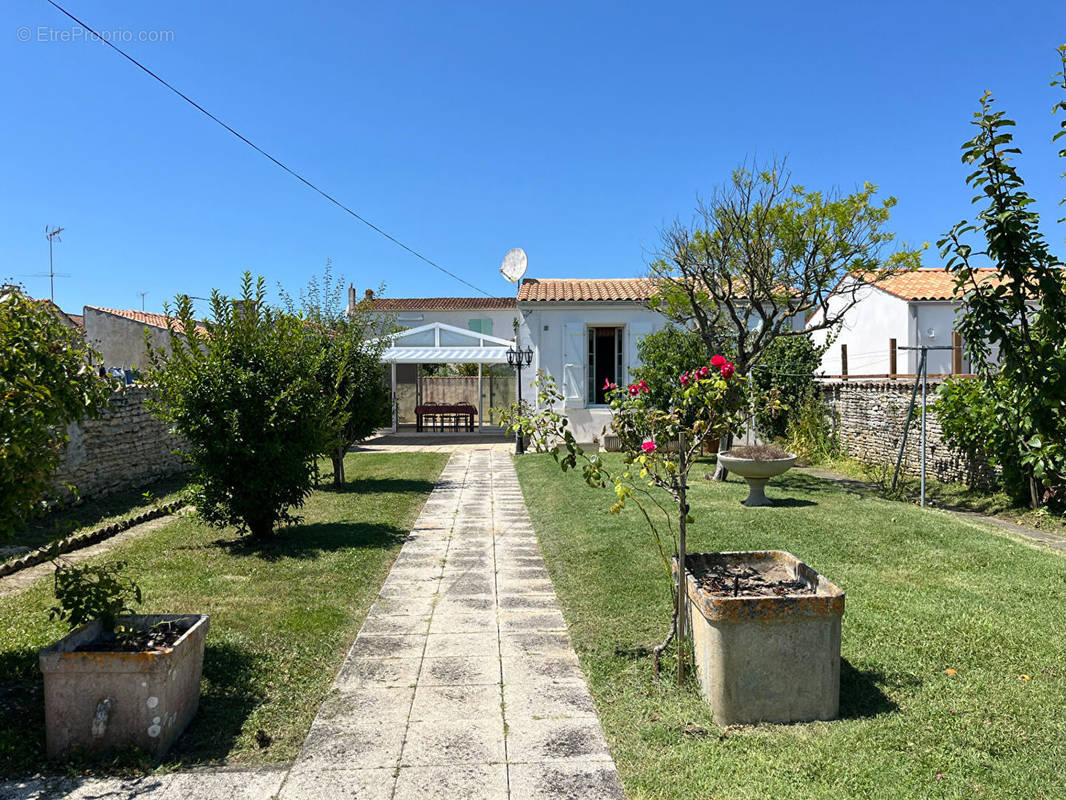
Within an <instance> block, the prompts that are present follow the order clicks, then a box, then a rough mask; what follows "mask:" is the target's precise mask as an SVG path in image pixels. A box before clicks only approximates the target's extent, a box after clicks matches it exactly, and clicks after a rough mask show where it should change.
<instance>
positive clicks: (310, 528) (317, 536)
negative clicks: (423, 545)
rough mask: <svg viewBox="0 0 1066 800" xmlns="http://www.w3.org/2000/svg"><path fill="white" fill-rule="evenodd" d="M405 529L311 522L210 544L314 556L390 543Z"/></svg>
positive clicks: (275, 555)
mask: <svg viewBox="0 0 1066 800" xmlns="http://www.w3.org/2000/svg"><path fill="white" fill-rule="evenodd" d="M407 534H408V531H406V530H401V529H400V528H397V527H396V526H395V525H384V524H380V523H370V522H312V523H310V524H299V525H293V526H291V527H288V528H282V529H281V530H280V531H279V532H278V533H277V534H276V535H274V536H272V537H270V538H269V539H255V538H253V537H251V536H242V537H240V538H238V539H216V540H215V541H214V542H213V543H212V544H213V545H214V546H215V547H219V548H222V549H224V550H226V551H228V552H229V554H230V555H234V556H255V557H257V558H262V559H263V560H265V561H278V560H279V559H282V558H317V557H318V556H319V555H321V554H322V553H327V552H330V551H333V550H340V549H341V548H348V547H359V548H369V547H392V546H393V545H395V544H398V543H399V542H402V541H403V540H404V539H405V538H407Z"/></svg>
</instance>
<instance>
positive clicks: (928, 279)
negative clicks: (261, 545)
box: [874, 267, 997, 300]
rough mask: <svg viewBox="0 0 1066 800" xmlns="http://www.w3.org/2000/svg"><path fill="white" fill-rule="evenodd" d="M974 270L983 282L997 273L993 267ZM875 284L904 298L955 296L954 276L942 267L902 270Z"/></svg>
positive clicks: (926, 298)
mask: <svg viewBox="0 0 1066 800" xmlns="http://www.w3.org/2000/svg"><path fill="white" fill-rule="evenodd" d="M974 272H975V273H977V275H976V277H977V280H978V281H980V282H981V283H984V282H986V281H989V280H994V279H995V278H996V274H997V273H996V270H995V269H994V268H991V267H989V268H986V269H977V270H974ZM874 285H875V286H877V288H879V289H883V290H884V291H886V292H888V293H889V294H894V295H895V296H896V297H901V298H903V299H904V300H951V299H953V298H954V296H955V278H954V276H952V274H951V273H950V272H948V271H947V270H946V269H940V268H936V269H918V270H913V271H911V272H901V273H900V274H898V275H891V276H889V277H887V278H885V279H884V280H881V281H878V282H877V283H876V284H874Z"/></svg>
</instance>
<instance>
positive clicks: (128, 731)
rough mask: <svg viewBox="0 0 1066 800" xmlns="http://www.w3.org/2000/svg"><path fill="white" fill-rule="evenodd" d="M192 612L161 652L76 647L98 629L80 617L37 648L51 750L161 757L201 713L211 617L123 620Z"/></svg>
mask: <svg viewBox="0 0 1066 800" xmlns="http://www.w3.org/2000/svg"><path fill="white" fill-rule="evenodd" d="M175 620H191V623H192V624H191V625H190V626H189V628H188V629H187V630H186V631H185V632H184V633H183V634H182V635H181V638H179V639H178V641H177V642H175V643H174V645H173V646H172V647H170V648H168V649H166V650H163V651H159V652H141V653H112V652H75V650H76V649H77V648H78V647H79V646H81V645H83V644H87V643H89V642H92V641H94V640H95V639H96V637H97V636H98V635H99V633H100V624H99V622H94V623H90V624H89V625H83V626H82V627H81V628H78V629H77V630H75V631H72V632H71V633H69V634H68V635H67V636H65V637H63V638H62V639H60V640H59V641H58V642H56V643H55V644H53V645H52V646H51V647H47V648H45V649H44V650H42V651H41V652H40V655H39V660H40V666H41V672H43V673H44V706H45V733H46V738H47V745H48V748H47V749H48V757H49V758H64V757H66V756H68V755H70V754H71V753H72V752H73V751H75V750H77V751H81V752H86V753H105V752H110V751H112V750H124V749H129V748H140V749H141V750H143V751H145V752H146V753H149V754H150V755H152V756H154V757H155V758H160V757H162V756H163V755H164V754H165V753H166V752H167V750H168V749H170V746H171V745H172V744H173V743H174V740H175V739H177V738H178V736H179V735H180V734H181V732H182V731H183V730H185V726H186V725H188V724H189V721H190V720H191V719H192V718H193V716H194V715H195V714H196V709H197V707H198V705H199V703H200V675H201V673H202V671H203V663H204V644H205V641H206V638H207V629H208V626H209V624H210V621H209V617H208V616H207V615H206V614H135V615H131V616H126V617H121V618H120V619H119V621H120V623H122V624H124V625H129V626H132V627H135V628H147V627H150V626H152V625H155V624H158V623H160V622H173V621H175Z"/></svg>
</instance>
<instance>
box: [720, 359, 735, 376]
mask: <svg viewBox="0 0 1066 800" xmlns="http://www.w3.org/2000/svg"><path fill="white" fill-rule="evenodd" d="M720 369H721V372H722V377H723V378H727V379H728V378H732V377H733V373H734V372H736V371H737V368H736V367H734V366H733V365H732V364H730V363H729V362H728V361H727V362H725V363H724V364H722V366H721V367H720Z"/></svg>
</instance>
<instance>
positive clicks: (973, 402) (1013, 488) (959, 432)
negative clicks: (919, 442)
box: [933, 375, 1029, 503]
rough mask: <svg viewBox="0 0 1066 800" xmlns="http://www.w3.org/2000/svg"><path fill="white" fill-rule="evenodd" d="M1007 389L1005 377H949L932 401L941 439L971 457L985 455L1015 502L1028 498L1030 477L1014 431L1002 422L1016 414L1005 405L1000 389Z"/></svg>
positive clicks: (1021, 501) (1002, 486)
mask: <svg viewBox="0 0 1066 800" xmlns="http://www.w3.org/2000/svg"><path fill="white" fill-rule="evenodd" d="M1007 391H1009V385H1008V381H1007V379H1006V377H1004V376H1002V375H1001V376H999V377H997V378H996V379H995V380H994V381H993V382H992V383H989V382H986V381H983V380H971V379H965V378H948V379H947V380H945V381H944V383H943V384H941V386H940V389H939V390H938V391H937V396H936V399H935V401H934V403H933V412H934V413H935V414H936V416H937V419H938V420H939V421H940V428H941V430H942V431H943V434H944V438H945V439H946V440H947V442H948V443H949V444H950V445H952V446H953V447H957V448H958V449H960V450H962V451H963V452H964V453H966V454H967V455H968V456H970V457H971V458H984V459H986V460H987V461H988V463H989V464H990V465H992V466H993V467H998V468H999V470H1000V485H1001V488H1002V489H1003V490H1004V491H1005V492H1006V493H1007V495H1008V496H1009V497H1010V498H1011V500H1013V501H1014V502H1016V503H1024V502H1025V501H1026V500H1027V499H1028V497H1029V480H1028V476H1027V472H1026V468H1025V465H1024V463H1023V461H1022V451H1021V449H1020V448H1019V447H1018V445H1017V440H1016V437H1017V435H1018V434H1017V431H1016V430H1015V429H1014V428H1013V427H1011V426H1008V425H1004V424H1003V422H1002V421H1003V420H1004V419H1010V418H1011V417H1013V416H1014V415H1015V410H1014V409H1012V408H1009V407H1004V403H1003V402H1002V400H1001V399H1000V398H1001V397H1002V395H1001V392H1007Z"/></svg>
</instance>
